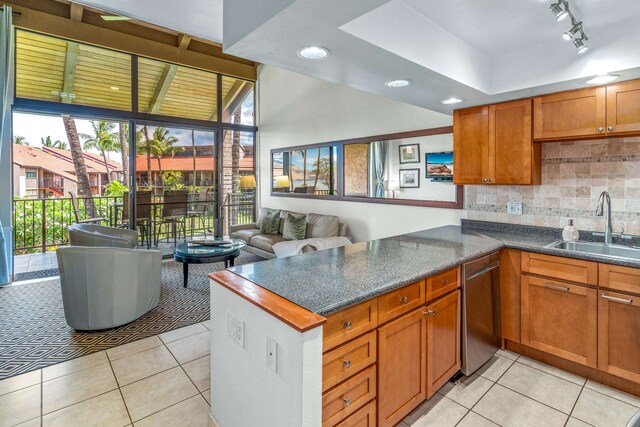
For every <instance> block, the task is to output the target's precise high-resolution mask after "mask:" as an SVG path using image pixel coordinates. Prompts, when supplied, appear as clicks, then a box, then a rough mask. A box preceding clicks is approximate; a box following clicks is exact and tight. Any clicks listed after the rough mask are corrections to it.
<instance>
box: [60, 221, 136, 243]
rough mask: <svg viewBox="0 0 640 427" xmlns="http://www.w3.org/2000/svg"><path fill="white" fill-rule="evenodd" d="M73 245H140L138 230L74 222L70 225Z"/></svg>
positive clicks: (70, 240)
mask: <svg viewBox="0 0 640 427" xmlns="http://www.w3.org/2000/svg"><path fill="white" fill-rule="evenodd" d="M69 243H70V244H71V246H90V247H109V248H129V249H135V248H136V247H138V232H137V231H133V230H127V229H125V228H115V227H105V226H102V225H93V224H73V225H72V226H71V227H69Z"/></svg>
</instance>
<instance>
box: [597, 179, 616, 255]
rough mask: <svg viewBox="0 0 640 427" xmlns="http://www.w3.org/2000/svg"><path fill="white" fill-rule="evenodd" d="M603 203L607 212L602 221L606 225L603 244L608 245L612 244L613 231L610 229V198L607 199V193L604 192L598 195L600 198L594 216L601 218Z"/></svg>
mask: <svg viewBox="0 0 640 427" xmlns="http://www.w3.org/2000/svg"><path fill="white" fill-rule="evenodd" d="M605 201H606V203H607V211H606V215H605V217H604V220H605V222H606V223H607V224H606V225H605V229H604V244H605V245H610V244H612V243H613V236H612V232H613V231H612V227H611V197H609V193H608V192H606V191H603V192H602V193H600V198H599V199H598V207H597V208H596V216H602V214H603V211H604V203H605Z"/></svg>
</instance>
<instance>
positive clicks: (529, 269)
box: [522, 252, 598, 286]
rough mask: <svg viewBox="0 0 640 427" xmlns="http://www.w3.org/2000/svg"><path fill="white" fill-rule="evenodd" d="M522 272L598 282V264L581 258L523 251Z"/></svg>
mask: <svg viewBox="0 0 640 427" xmlns="http://www.w3.org/2000/svg"><path fill="white" fill-rule="evenodd" d="M522 272H523V273H530V274H536V275H538V276H546V277H553V278H554V279H560V280H567V281H570V282H576V283H585V284H587V285H594V286H595V285H596V284H597V283H598V264H597V263H595V262H590V261H582V260H579V259H571V258H563V257H558V256H551V255H542V254H534V253H530V252H523V253H522Z"/></svg>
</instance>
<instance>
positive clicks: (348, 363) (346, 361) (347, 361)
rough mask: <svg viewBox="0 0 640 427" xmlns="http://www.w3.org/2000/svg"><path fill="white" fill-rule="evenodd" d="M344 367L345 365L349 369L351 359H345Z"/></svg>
mask: <svg viewBox="0 0 640 427" xmlns="http://www.w3.org/2000/svg"><path fill="white" fill-rule="evenodd" d="M344 367H345V368H346V369H349V368H350V367H351V360H345V361H344Z"/></svg>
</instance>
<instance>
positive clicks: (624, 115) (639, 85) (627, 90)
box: [606, 81, 640, 134]
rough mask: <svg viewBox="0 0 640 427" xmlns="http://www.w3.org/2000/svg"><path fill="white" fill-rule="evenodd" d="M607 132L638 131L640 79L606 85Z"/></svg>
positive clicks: (639, 122)
mask: <svg viewBox="0 0 640 427" xmlns="http://www.w3.org/2000/svg"><path fill="white" fill-rule="evenodd" d="M606 130H607V133H608V134H617V133H628V132H638V131H640V81H633V82H626V83H620V84H617V85H611V86H607V129H606Z"/></svg>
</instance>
